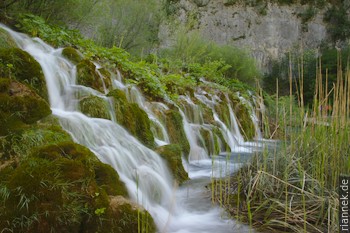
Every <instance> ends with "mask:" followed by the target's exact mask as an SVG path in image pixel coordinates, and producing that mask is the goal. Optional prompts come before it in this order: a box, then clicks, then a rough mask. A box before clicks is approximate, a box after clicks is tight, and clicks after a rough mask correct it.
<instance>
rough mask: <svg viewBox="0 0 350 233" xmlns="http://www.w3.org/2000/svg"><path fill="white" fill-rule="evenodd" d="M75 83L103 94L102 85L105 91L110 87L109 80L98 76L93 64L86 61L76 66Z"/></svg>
mask: <svg viewBox="0 0 350 233" xmlns="http://www.w3.org/2000/svg"><path fill="white" fill-rule="evenodd" d="M77 83H78V84H79V85H83V86H87V87H91V88H93V89H95V90H98V91H100V92H102V93H104V85H105V87H106V88H107V89H109V88H110V87H111V80H110V79H109V78H106V77H104V76H102V75H100V74H99V73H98V71H97V69H96V66H95V65H94V63H92V62H91V61H89V60H87V59H85V60H82V61H80V62H79V63H78V65H77Z"/></svg>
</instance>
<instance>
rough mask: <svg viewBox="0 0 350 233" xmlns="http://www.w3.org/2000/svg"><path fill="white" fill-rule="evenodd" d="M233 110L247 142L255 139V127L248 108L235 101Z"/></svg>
mask: <svg viewBox="0 0 350 233" xmlns="http://www.w3.org/2000/svg"><path fill="white" fill-rule="evenodd" d="M233 110H234V112H235V114H236V117H237V121H238V123H239V126H240V128H241V131H242V134H243V137H244V138H245V140H251V139H253V138H254V136H255V127H254V123H253V121H252V118H251V117H250V113H249V110H248V108H247V107H246V106H245V105H244V104H242V103H241V102H238V101H235V102H234V107H233Z"/></svg>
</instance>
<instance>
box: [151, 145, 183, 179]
mask: <svg viewBox="0 0 350 233" xmlns="http://www.w3.org/2000/svg"><path fill="white" fill-rule="evenodd" d="M155 151H156V152H157V153H158V154H159V155H161V156H162V157H163V158H164V159H165V160H166V161H167V164H168V167H169V168H170V170H171V171H172V174H173V175H174V178H175V179H176V181H177V182H178V183H179V184H182V183H183V182H184V181H186V180H188V179H189V178H188V174H187V172H186V171H185V169H184V167H183V165H182V151H181V146H179V145H177V144H170V145H165V146H161V147H158V148H157V149H156V150H155Z"/></svg>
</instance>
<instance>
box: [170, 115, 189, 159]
mask: <svg viewBox="0 0 350 233" xmlns="http://www.w3.org/2000/svg"><path fill="white" fill-rule="evenodd" d="M165 116H166V122H165V124H166V128H167V130H168V134H169V139H170V142H171V143H174V144H178V145H180V146H181V150H182V151H183V152H184V153H185V155H186V156H187V155H188V154H189V152H190V144H189V143H188V141H187V137H186V134H185V131H184V128H183V123H182V117H181V114H180V113H179V112H178V111H175V110H168V111H167V112H165Z"/></svg>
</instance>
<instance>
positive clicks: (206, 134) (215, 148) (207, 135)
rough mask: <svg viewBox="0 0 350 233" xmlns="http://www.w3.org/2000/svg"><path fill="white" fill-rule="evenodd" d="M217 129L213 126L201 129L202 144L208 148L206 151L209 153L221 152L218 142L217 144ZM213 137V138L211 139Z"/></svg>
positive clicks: (216, 153)
mask: <svg viewBox="0 0 350 233" xmlns="http://www.w3.org/2000/svg"><path fill="white" fill-rule="evenodd" d="M218 131H219V129H218V128H216V127H215V128H213V129H212V130H210V131H209V130H206V129H201V130H200V133H201V135H202V137H203V140H204V144H205V146H206V148H207V149H208V152H209V154H210V155H218V154H220V152H221V148H220V144H219V141H218V140H219V139H218V136H217V133H218ZM212 139H213V140H212Z"/></svg>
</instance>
